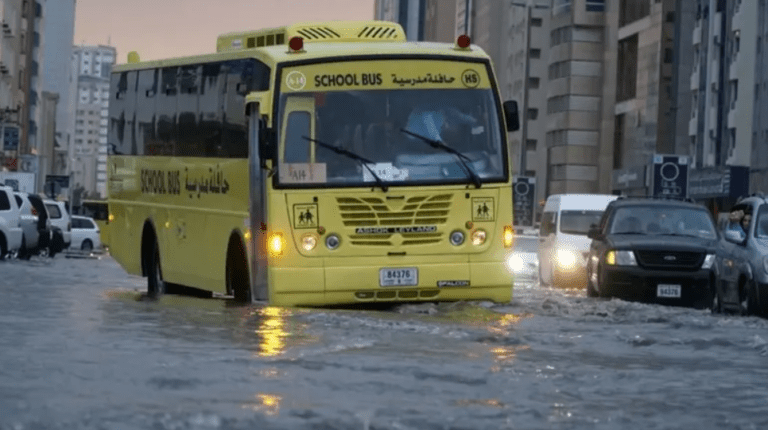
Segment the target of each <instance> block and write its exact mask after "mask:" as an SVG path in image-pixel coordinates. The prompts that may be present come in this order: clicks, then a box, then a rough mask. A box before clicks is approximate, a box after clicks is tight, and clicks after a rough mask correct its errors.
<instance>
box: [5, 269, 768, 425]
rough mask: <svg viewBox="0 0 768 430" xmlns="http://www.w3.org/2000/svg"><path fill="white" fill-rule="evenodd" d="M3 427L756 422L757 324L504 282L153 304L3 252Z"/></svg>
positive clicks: (766, 388) (111, 278) (760, 345)
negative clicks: (440, 289) (387, 301)
mask: <svg viewBox="0 0 768 430" xmlns="http://www.w3.org/2000/svg"><path fill="white" fill-rule="evenodd" d="M0 289H1V290H2V292H3V299H2V300H0V429H3V430H5V429H13V430H22V429H118V430H128V429H364V430H367V429H398V430H401V429H403V430H404V429H436V430H437V429H441V430H442V429H506V428H509V429H541V428H546V429H630V428H631V429H667V428H680V429H690V428H697V429H708V428H713V429H715V428H716V429H764V428H768V320H765V319H760V318H756V317H741V316H731V315H711V314H710V313H709V312H708V311H701V310H693V309H684V308H673V307H664V306H657V305H648V304H638V303H629V302H624V301H620V300H611V301H607V300H600V299H591V298H587V297H586V296H585V294H584V291H583V290H552V289H542V288H539V287H538V286H536V285H520V286H515V290H514V299H513V301H512V302H511V303H510V304H507V305H492V304H490V303H448V304H432V303H429V304H420V305H401V306H394V307H391V308H386V309H368V310H355V309H346V310H345V309H341V310H339V309H286V308H277V307H269V306H263V305H252V306H235V305H233V304H232V303H231V301H230V300H227V299H224V298H218V297H217V298H196V297H191V296H174V295H167V296H165V297H163V298H162V299H160V300H157V301H155V300H149V299H147V298H146V297H145V296H144V294H143V291H144V290H145V281H144V279H142V278H137V277H133V276H128V275H126V274H125V273H124V272H123V271H122V269H121V268H120V267H119V266H118V265H117V264H116V263H115V262H114V261H113V260H112V259H110V258H109V257H108V256H104V257H102V258H100V259H67V258H63V256H61V255H59V256H57V257H56V259H54V260H43V259H33V261H29V262H26V261H5V262H0Z"/></svg>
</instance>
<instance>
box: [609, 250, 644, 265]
mask: <svg viewBox="0 0 768 430" xmlns="http://www.w3.org/2000/svg"><path fill="white" fill-rule="evenodd" d="M605 263H606V264H608V265H611V266H637V260H636V259H635V253H634V252H632V251H608V252H607V253H606V254H605Z"/></svg>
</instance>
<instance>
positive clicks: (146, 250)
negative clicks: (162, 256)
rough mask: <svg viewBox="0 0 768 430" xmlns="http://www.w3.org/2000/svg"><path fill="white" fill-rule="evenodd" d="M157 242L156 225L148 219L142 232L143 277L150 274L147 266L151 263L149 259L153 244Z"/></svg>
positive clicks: (141, 258) (141, 259)
mask: <svg viewBox="0 0 768 430" xmlns="http://www.w3.org/2000/svg"><path fill="white" fill-rule="evenodd" d="M155 241H158V238H157V230H156V229H155V224H154V223H153V222H152V220H151V219H147V220H145V221H144V227H143V228H142V231H141V257H140V261H141V276H147V275H148V274H149V268H148V267H147V264H148V262H149V258H150V257H151V255H152V252H153V249H152V247H153V246H154V244H153V242H155ZM158 246H159V242H158Z"/></svg>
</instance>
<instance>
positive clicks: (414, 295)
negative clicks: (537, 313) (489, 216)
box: [269, 261, 513, 306]
mask: <svg viewBox="0 0 768 430" xmlns="http://www.w3.org/2000/svg"><path fill="white" fill-rule="evenodd" d="M399 268H415V269H417V282H416V285H401V286H397V285H393V286H381V285H380V284H381V281H380V271H381V270H390V269H399ZM269 277H270V286H271V288H270V289H271V293H270V298H271V300H270V302H271V303H272V304H274V305H277V306H301V305H307V306H313V305H324V304H328V303H333V304H352V303H364V302H384V301H389V302H407V301H459V300H490V301H493V302H495V303H509V302H510V301H511V300H512V282H513V276H512V274H511V273H510V272H509V271H508V269H507V268H506V265H505V264H504V262H501V261H499V262H482V263H480V262H472V263H463V264H434V263H433V264H410V265H407V264H406V265H387V266H386V267H384V266H381V267H380V266H373V267H372V266H339V267H318V268H280V267H272V268H270V269H269Z"/></svg>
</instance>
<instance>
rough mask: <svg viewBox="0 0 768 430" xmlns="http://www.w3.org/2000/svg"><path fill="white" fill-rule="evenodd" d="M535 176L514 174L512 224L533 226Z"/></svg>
mask: <svg viewBox="0 0 768 430" xmlns="http://www.w3.org/2000/svg"><path fill="white" fill-rule="evenodd" d="M535 204H536V178H533V177H527V176H515V179H514V181H513V186H512V205H513V207H512V218H513V221H512V224H513V225H514V226H517V227H533V225H534V222H535V220H536V209H535V208H536V206H535Z"/></svg>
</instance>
